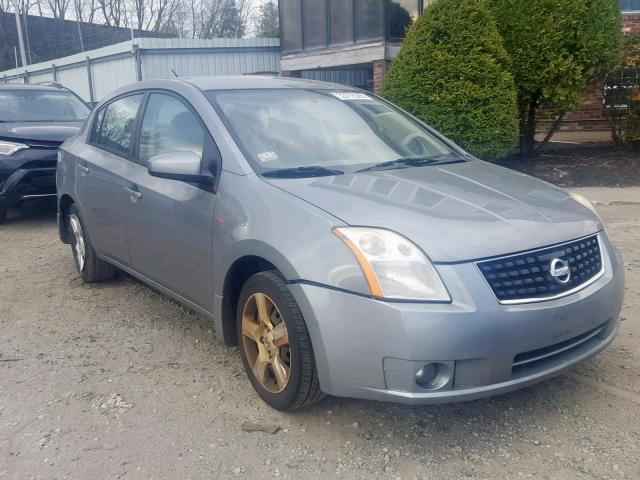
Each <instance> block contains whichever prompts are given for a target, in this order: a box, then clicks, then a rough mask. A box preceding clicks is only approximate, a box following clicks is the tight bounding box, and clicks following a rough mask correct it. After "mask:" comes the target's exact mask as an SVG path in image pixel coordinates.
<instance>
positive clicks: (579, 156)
mask: <svg viewBox="0 0 640 480" xmlns="http://www.w3.org/2000/svg"><path fill="white" fill-rule="evenodd" d="M499 163H500V164H502V165H504V166H506V167H509V168H513V169H515V170H519V171H521V172H525V173H528V174H530V175H533V176H536V177H539V178H542V179H544V180H547V181H549V182H551V183H554V184H556V185H560V186H561V187H567V188H570V187H631V186H640V150H628V149H624V148H619V147H616V145H615V144H614V143H613V142H601V143H596V142H591V143H585V144H572V143H551V144H549V145H548V146H547V148H546V149H545V150H544V152H542V153H541V154H540V155H539V156H538V157H535V158H533V159H522V158H520V157H512V158H507V159H506V160H502V161H500V162H499Z"/></svg>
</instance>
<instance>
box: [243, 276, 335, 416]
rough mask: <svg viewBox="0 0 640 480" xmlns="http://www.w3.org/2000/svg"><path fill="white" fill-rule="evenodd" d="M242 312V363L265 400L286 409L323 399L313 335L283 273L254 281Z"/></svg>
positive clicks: (246, 291)
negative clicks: (311, 338)
mask: <svg viewBox="0 0 640 480" xmlns="http://www.w3.org/2000/svg"><path fill="white" fill-rule="evenodd" d="M237 311H238V314H237V321H236V325H237V328H238V341H239V344H240V353H241V356H242V363H243V364H244V368H245V370H246V372H247V375H248V376H249V379H250V380H251V383H252V385H253V387H254V388H255V390H256V391H257V392H258V394H259V395H260V397H262V399H263V400H264V401H265V402H267V403H268V404H269V405H271V406H272V407H273V408H276V409H278V410H283V411H287V410H296V409H298V408H302V407H306V406H307V405H310V404H312V403H314V402H316V401H318V400H320V399H321V398H322V396H323V394H322V392H321V391H320V386H319V383H318V372H317V370H316V365H315V359H314V356H313V349H312V346H311V340H310V339H309V332H308V331H307V327H306V325H305V323H304V319H303V318H302V312H301V311H300V308H299V307H298V304H297V303H296V301H295V300H294V298H293V296H292V295H291V292H289V289H288V288H287V286H286V284H285V283H284V281H283V280H282V278H281V277H280V275H278V274H277V273H276V272H273V271H269V272H261V273H258V274H256V275H254V276H252V277H251V278H249V280H247V282H246V283H245V285H244V287H243V288H242V292H241V293H240V299H239V302H238V310H237Z"/></svg>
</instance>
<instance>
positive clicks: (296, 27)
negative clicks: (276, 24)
mask: <svg viewBox="0 0 640 480" xmlns="http://www.w3.org/2000/svg"><path fill="white" fill-rule="evenodd" d="M301 15H302V8H301V0H280V19H281V23H282V24H281V25H280V28H281V29H282V51H283V52H297V51H300V50H302V22H301Z"/></svg>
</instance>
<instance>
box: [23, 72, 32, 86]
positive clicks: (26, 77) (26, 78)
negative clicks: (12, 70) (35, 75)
mask: <svg viewBox="0 0 640 480" xmlns="http://www.w3.org/2000/svg"><path fill="white" fill-rule="evenodd" d="M29 75H31V74H30V73H29V70H25V71H24V83H27V84H28V83H29Z"/></svg>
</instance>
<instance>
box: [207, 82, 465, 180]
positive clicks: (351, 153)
mask: <svg viewBox="0 0 640 480" xmlns="http://www.w3.org/2000/svg"><path fill="white" fill-rule="evenodd" d="M208 96H209V99H210V100H211V101H212V103H213V104H214V105H215V106H217V109H218V111H219V112H220V113H221V114H222V115H223V117H224V118H225V123H226V124H227V126H228V128H230V130H231V132H232V134H233V135H234V137H235V138H236V141H237V142H238V143H239V144H240V146H241V148H242V149H243V150H244V152H245V154H246V155H247V156H248V157H249V158H250V160H252V161H253V164H254V167H255V168H256V169H257V171H258V172H260V173H263V174H266V173H269V172H271V171H274V170H280V169H296V168H297V169H304V168H309V167H321V168H326V169H331V170H332V171H333V172H335V171H338V172H345V173H350V172H356V171H358V170H362V169H363V168H366V167H369V166H372V165H376V164H380V163H383V162H394V161H397V160H401V159H414V158H438V157H443V156H447V155H451V154H454V152H453V150H451V148H450V147H448V146H447V145H446V144H444V143H443V142H442V141H440V140H438V139H437V138H436V137H434V136H433V135H432V134H431V133H429V131H427V130H426V129H424V128H423V127H422V126H420V125H419V124H418V123H416V122H415V121H413V120H412V119H411V118H409V117H408V116H406V115H404V114H402V113H401V112H399V111H398V110H396V109H394V108H392V107H391V106H389V105H387V104H386V103H384V102H382V101H380V100H378V99H376V98H375V97H372V96H369V95H367V94H365V93H361V92H355V91H338V90H336V91H330V90H294V89H287V90H284V89H280V90H233V91H218V92H213V91H212V92H208Z"/></svg>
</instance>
